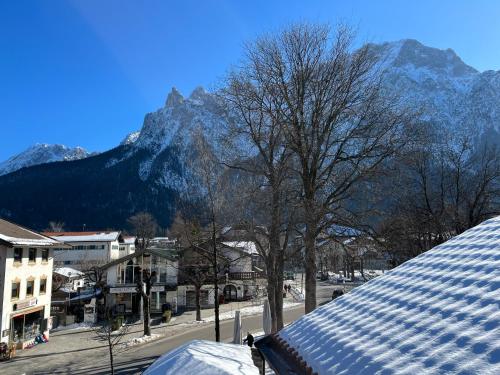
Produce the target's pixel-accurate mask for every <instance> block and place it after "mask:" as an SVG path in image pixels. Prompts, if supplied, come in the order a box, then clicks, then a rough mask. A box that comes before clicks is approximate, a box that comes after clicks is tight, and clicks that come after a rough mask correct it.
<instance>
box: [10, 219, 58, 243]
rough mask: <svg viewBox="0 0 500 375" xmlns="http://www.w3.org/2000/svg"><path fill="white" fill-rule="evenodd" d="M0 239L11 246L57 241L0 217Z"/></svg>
mask: <svg viewBox="0 0 500 375" xmlns="http://www.w3.org/2000/svg"><path fill="white" fill-rule="evenodd" d="M0 241H3V242H5V243H7V244H9V245H12V246H54V245H58V244H59V241H57V240H54V239H52V238H50V237H47V236H45V235H43V234H40V233H37V232H35V231H32V230H31V229H28V228H25V227H22V226H20V225H18V224H15V223H12V222H10V221H7V220H5V219H0Z"/></svg>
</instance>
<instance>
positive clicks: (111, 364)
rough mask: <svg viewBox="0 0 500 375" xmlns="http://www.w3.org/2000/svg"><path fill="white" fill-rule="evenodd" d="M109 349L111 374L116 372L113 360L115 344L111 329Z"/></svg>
mask: <svg viewBox="0 0 500 375" xmlns="http://www.w3.org/2000/svg"><path fill="white" fill-rule="evenodd" d="M108 349H109V365H110V367H111V375H114V374H115V365H114V362H113V344H112V342H111V330H110V332H108Z"/></svg>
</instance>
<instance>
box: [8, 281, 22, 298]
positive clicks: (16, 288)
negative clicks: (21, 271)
mask: <svg viewBox="0 0 500 375" xmlns="http://www.w3.org/2000/svg"><path fill="white" fill-rule="evenodd" d="M20 289H21V283H20V282H19V281H13V282H12V289H11V290H12V291H11V294H10V298H11V299H17V298H19V291H20Z"/></svg>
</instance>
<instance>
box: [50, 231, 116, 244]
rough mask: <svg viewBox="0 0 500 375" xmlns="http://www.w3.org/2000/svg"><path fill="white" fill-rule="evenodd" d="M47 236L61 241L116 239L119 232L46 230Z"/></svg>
mask: <svg viewBox="0 0 500 375" xmlns="http://www.w3.org/2000/svg"><path fill="white" fill-rule="evenodd" d="M45 234H46V235H47V236H50V237H52V238H55V239H57V240H59V241H63V242H108V241H116V240H117V239H118V236H119V235H120V232H47V233H45Z"/></svg>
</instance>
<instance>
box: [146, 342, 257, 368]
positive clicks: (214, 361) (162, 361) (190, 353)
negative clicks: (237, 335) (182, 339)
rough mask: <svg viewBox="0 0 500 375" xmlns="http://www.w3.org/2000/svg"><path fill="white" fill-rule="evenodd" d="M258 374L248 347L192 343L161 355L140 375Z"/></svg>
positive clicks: (216, 343)
mask: <svg viewBox="0 0 500 375" xmlns="http://www.w3.org/2000/svg"><path fill="white" fill-rule="evenodd" d="M164 374H176V375H192V374H203V375H258V374H259V369H258V368H257V367H256V366H255V365H254V363H253V361H252V355H251V351H250V348H249V347H248V346H242V345H234V344H225V343H220V342H215V341H206V340H193V341H190V342H188V343H186V344H184V345H182V346H179V347H178V348H176V349H174V350H172V351H170V352H168V353H166V354H164V355H162V356H161V357H160V358H158V360H156V361H155V362H154V363H153V364H152V365H151V366H150V367H149V368H148V369H147V370H146V371H145V372H144V375H164Z"/></svg>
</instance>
